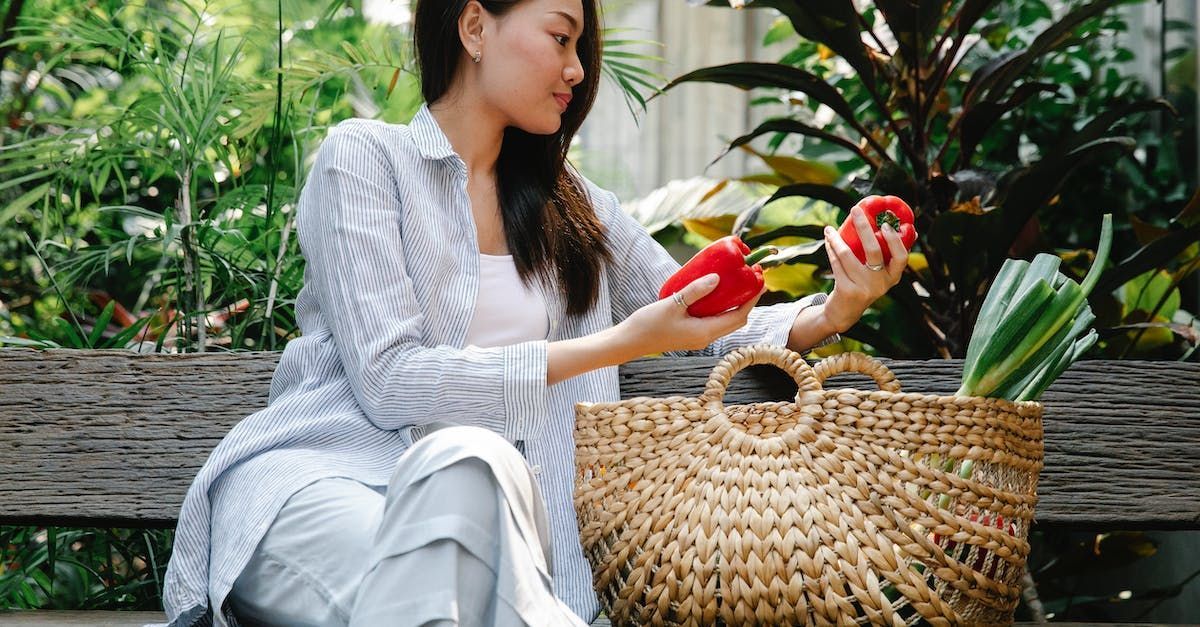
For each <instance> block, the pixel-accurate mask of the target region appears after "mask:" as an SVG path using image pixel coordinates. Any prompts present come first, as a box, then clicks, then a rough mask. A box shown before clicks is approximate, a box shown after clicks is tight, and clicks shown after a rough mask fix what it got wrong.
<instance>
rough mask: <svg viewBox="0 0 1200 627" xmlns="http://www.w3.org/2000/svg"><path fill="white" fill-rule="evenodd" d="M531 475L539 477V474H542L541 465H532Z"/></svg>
mask: <svg viewBox="0 0 1200 627" xmlns="http://www.w3.org/2000/svg"><path fill="white" fill-rule="evenodd" d="M533 474H535V475H540V474H542V465H541V464H534V465H533Z"/></svg>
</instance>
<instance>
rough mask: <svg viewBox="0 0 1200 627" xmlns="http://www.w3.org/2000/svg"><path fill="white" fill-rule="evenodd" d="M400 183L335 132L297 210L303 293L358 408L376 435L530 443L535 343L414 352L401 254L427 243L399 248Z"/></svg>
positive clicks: (541, 400)
mask: <svg viewBox="0 0 1200 627" xmlns="http://www.w3.org/2000/svg"><path fill="white" fill-rule="evenodd" d="M400 184H401V182H400V181H398V180H397V175H396V174H395V171H394V169H393V168H392V166H391V165H390V164H389V162H388V160H387V157H386V152H385V149H384V147H383V146H382V145H381V140H380V139H379V138H377V137H376V136H375V135H374V134H372V133H371V132H370V131H369V130H367V129H364V128H363V127H361V126H355V125H347V124H342V125H339V126H337V127H335V128H334V129H332V130H331V131H330V133H329V135H328V137H327V138H326V139H325V141H324V142H323V143H322V145H321V148H320V151H319V153H318V156H317V160H316V162H315V163H314V165H313V168H312V173H311V174H310V176H309V179H308V181H307V183H306V184H305V187H304V192H303V193H302V195H301V198H300V203H299V206H298V209H297V212H298V213H297V233H298V237H299V240H300V247H301V250H302V252H303V254H304V257H305V259H306V261H307V266H306V269H305V289H311V290H314V291H315V293H316V299H317V302H318V303H319V305H320V308H321V312H322V314H323V316H324V318H325V319H326V320H327V322H328V324H329V327H330V331H331V334H332V337H333V341H334V342H335V344H336V345H337V349H338V354H339V356H340V359H341V363H342V367H343V368H344V370H345V372H346V375H347V377H348V379H349V382H350V386H351V388H352V389H353V392H354V395H355V398H356V400H357V401H358V404H359V405H360V406H361V408H362V409H363V411H364V413H365V414H366V416H367V418H368V419H369V420H370V421H371V422H372V423H373V424H375V425H376V426H377V427H379V428H381V429H401V428H404V427H411V426H420V425H426V424H430V423H433V422H451V423H456V424H465V425H474V426H480V427H484V428H487V429H490V430H492V431H494V432H496V433H499V434H501V435H502V436H504V437H505V438H507V439H509V440H511V441H516V440H521V439H526V438H530V437H533V436H534V435H535V434H536V433H537V432H538V430H539V429H540V428H541V426H542V423H543V421H544V420H545V415H546V347H547V343H546V342H545V341H544V340H543V341H531V342H523V343H519V344H514V345H510V346H503V347H493V348H479V347H474V346H469V347H467V348H461V349H460V348H456V347H452V346H447V345H438V346H426V345H423V344H422V337H423V333H422V329H423V325H424V324H425V321H424V319H423V312H422V308H421V306H420V304H419V302H418V297H417V295H416V293H415V291H414V287H413V282H412V280H411V278H410V275H409V273H408V271H407V268H406V265H405V259H406V252H408V253H416V254H414V255H412V256H411V257H410V258H422V256H421V253H422V248H424V247H429V246H436V245H438V243H437V242H424V241H413V242H405V241H404V238H403V235H402V232H401V230H402V229H401V211H403V207H402V206H401V204H402V203H401V194H400ZM406 247H410V248H412V250H408V251H406Z"/></svg>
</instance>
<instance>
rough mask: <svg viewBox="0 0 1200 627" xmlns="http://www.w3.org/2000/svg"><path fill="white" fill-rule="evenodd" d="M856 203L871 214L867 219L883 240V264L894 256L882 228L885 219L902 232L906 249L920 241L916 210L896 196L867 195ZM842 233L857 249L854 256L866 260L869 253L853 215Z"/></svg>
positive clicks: (843, 227) (839, 231)
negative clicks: (914, 220) (914, 224)
mask: <svg viewBox="0 0 1200 627" xmlns="http://www.w3.org/2000/svg"><path fill="white" fill-rule="evenodd" d="M856 206H857V207H860V208H862V210H863V211H864V212H865V213H866V214H867V222H869V223H870V224H871V230H872V231H873V232H874V233H875V240H876V241H878V242H879V249H880V250H881V251H883V263H885V264H886V263H887V262H889V261H891V259H892V251H891V249H889V248H888V245H887V240H885V239H883V233H882V232H880V230H879V227H880V226H883V223H884V222H887V223H888V224H890V225H891V226H892V229H894V230H895V231H896V232H898V233H900V241H901V242H903V243H904V248H905V250H907V249H909V248H912V245H913V242H915V241H917V229H916V228H915V227H914V226H913V212H912V209H911V208H910V207H909V206H908V204H907V203H905V202H904V201H903V200H900V199H899V198H897V197H896V196H867V197H866V198H863V199H862V200H860V201H858V204H857V205H856ZM838 234H840V235H841V236H842V239H843V240H845V242H846V245H847V246H849V247H850V250H852V251H854V256H855V257H858V260H859V261H861V262H863V263H866V262H867V253H866V251H865V250H863V244H862V241H861V240H860V239H859V238H858V229H856V228H854V220H853V218H851V217H850V216H847V217H846V221H845V222H843V223H842V226H841V228H839V229H838Z"/></svg>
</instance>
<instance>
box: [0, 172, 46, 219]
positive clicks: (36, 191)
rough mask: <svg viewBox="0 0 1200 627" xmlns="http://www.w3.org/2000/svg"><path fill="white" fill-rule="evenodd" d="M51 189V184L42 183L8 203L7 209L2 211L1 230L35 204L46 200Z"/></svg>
mask: <svg viewBox="0 0 1200 627" xmlns="http://www.w3.org/2000/svg"><path fill="white" fill-rule="evenodd" d="M49 189H50V184H49V183H42V184H41V185H38V186H37V187H34V188H33V189H31V190H29V191H27V192H25V193H24V194H21V195H20V196H19V197H17V198H16V199H15V200H13V201H12V202H10V203H8V206H7V207H5V208H4V209H3V210H0V228H3V227H4V226H5V225H6V224H8V222H9V220H13V219H14V218H16V217H17V215H18V214H20V213H21V212H23V211H25V210H26V209H28V208H29V207H30V206H32V205H33V203H35V202H38V201H39V200H44V199H45V198H46V193H47V191H48V190H49Z"/></svg>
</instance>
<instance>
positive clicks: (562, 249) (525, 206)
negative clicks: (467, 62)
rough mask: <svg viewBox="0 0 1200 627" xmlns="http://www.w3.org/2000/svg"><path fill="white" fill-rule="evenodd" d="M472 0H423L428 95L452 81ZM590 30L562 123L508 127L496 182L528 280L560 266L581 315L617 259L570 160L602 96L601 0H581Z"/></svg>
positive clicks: (508, 4) (513, 1)
mask: <svg viewBox="0 0 1200 627" xmlns="http://www.w3.org/2000/svg"><path fill="white" fill-rule="evenodd" d="M467 2H468V0H418V2H417V7H416V11H415V15H414V18H413V35H414V37H413V38H414V41H415V44H416V56H417V63H418V65H419V66H420V70H421V95H422V96H423V97H424V98H425V102H428V103H433V102H435V101H436V100H437V99H438V98H441V97H442V95H444V94H445V93H446V91H447V90H448V89H449V87H450V85H451V83H452V81H453V79H454V75H455V73H456V72H457V71H458V64H459V63H460V62H461V60H462V50H463V48H462V45H461V41H460V40H459V37H458V18H459V16H460V15H462V11H463V9H464V8H465V7H466V5H467ZM519 2H521V0H480V4H482V5H483V7H484V9H486V10H487V11H488V12H489V13H491V14H493V15H497V16H498V15H503V14H504V13H506V12H508V11H509V10H510V9H512V8H513V7H514V6H515V5H517V4H518V3H519ZM582 5H583V33H582V34H581V35H580V37H579V41H578V44H577V51H578V54H579V62H580V64H581V65H582V66H583V71H584V77H583V80H582V81H580V82H579V84H577V85H575V87H574V88H572V90H571V92H572V93H571V102H570V103H569V104H568V105H567V110H566V111H565V112H564V113H563V114H562V125H561V126H560V127H559V129H558V132H556V133H554V134H552V135H534V134H532V133H527V132H525V131H523V130H521V129H519V128H515V127H511V126H510V127H509V128H507V129H506V130H505V131H504V143H503V145H502V146H501V148H500V156H499V158H498V160H497V162H496V189H497V191H498V193H499V196H500V214H501V216H502V218H503V221H504V232H505V238H506V239H507V241H508V248H509V250H510V251H511V252H512V256H513V261H514V262H515V263H516V266H517V273H518V274H519V275H520V276H521V280H523V281H525V282H526V283H529V281H530V280H531V279H533V278H535V277H536V278H538V279H541V280H543V281H544V282H545V283H547V284H550V283H551V281H550V279H551V277H553V276H554V275H555V274H557V278H558V284H559V289H560V290H561V291H562V293H563V295H564V296H565V297H566V301H567V313H568V314H573V315H578V314H581V313H583V312H585V311H587V310H588V309H589V308H590V307H591V306H592V305H593V304H595V302H596V298H597V296H598V295H599V292H600V269H601V267H603V264H604V263H605V262H607V261H610V260H611V253H610V251H609V249H608V247H607V245H606V242H605V233H604V228H603V226H602V225H601V224H600V221H599V220H598V219H597V218H596V213H595V211H594V209H593V208H592V205H591V203H590V202H589V200H588V196H587V192H586V190H585V189H584V184H583V182H582V181H581V180H580V179H579V178H578V176H577V175H575V173H574V170H573V168H568V167H567V149H568V148H569V147H570V143H571V138H572V137H574V136H575V133H576V131H578V130H579V127H580V125H582V124H583V119H584V117H586V116H587V113H588V111H590V110H591V108H592V103H593V102H595V100H596V90H597V88H598V86H599V82H600V52H601V50H600V48H601V44H600V27H599V24H598V23H597V20H598V19H599V16H598V15H597V11H596V4H595V1H594V0H582Z"/></svg>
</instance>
